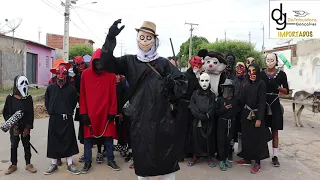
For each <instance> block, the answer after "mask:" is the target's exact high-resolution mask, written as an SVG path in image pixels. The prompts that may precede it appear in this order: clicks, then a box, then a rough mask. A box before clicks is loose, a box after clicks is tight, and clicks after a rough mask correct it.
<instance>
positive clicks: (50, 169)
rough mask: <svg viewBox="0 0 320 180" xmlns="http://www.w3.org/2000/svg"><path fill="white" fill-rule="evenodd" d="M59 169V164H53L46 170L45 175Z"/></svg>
mask: <svg viewBox="0 0 320 180" xmlns="http://www.w3.org/2000/svg"><path fill="white" fill-rule="evenodd" d="M56 171H58V165H56V164H51V165H50V166H49V168H48V169H47V171H45V172H44V175H50V174H52V173H54V172H56Z"/></svg>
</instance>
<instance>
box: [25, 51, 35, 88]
mask: <svg viewBox="0 0 320 180" xmlns="http://www.w3.org/2000/svg"><path fill="white" fill-rule="evenodd" d="M37 59H38V55H37V54H32V53H28V52H27V66H26V72H27V73H26V74H27V78H28V80H29V83H30V84H36V83H37Z"/></svg>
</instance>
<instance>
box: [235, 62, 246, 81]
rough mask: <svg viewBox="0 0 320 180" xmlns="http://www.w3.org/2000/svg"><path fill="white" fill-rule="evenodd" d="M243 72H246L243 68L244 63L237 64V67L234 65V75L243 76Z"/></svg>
mask: <svg viewBox="0 0 320 180" xmlns="http://www.w3.org/2000/svg"><path fill="white" fill-rule="evenodd" d="M245 71H246V68H245V66H244V63H243V62H238V63H237V65H236V75H237V76H238V77H240V76H243V75H244V73H245Z"/></svg>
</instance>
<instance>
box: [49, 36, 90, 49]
mask: <svg viewBox="0 0 320 180" xmlns="http://www.w3.org/2000/svg"><path fill="white" fill-rule="evenodd" d="M93 44H94V42H93V41H92V40H91V39H83V38H77V37H71V36H70V37H69V46H73V45H89V46H91V47H93ZM47 46H50V47H53V48H58V49H63V36H62V35H58V34H47Z"/></svg>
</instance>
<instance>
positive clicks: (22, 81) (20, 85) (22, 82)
mask: <svg viewBox="0 0 320 180" xmlns="http://www.w3.org/2000/svg"><path fill="white" fill-rule="evenodd" d="M15 86H16V87H17V89H18V91H19V92H20V94H21V96H22V97H23V98H26V97H27V96H28V95H29V94H28V86H29V81H28V79H27V77H25V76H19V77H18V78H17V81H16V84H15Z"/></svg>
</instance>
